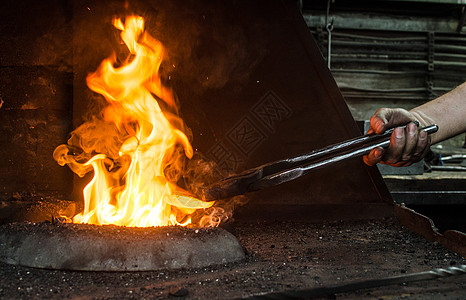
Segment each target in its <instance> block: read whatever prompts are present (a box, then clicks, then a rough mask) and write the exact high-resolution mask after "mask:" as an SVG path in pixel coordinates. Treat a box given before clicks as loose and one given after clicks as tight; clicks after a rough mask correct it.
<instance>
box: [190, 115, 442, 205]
mask: <svg viewBox="0 0 466 300" xmlns="http://www.w3.org/2000/svg"><path fill="white" fill-rule="evenodd" d="M416 123H417V122H416ZM420 130H424V131H426V132H427V133H428V134H431V133H434V132H437V130H438V126H437V125H430V126H427V127H424V128H422V129H420ZM392 132H393V129H390V130H388V131H386V132H384V133H383V134H380V135H377V134H374V133H370V134H366V135H363V136H360V137H356V138H353V139H349V140H346V141H343V142H341V143H338V144H334V145H330V146H327V147H325V148H322V149H319V150H314V151H311V152H309V153H306V154H304V155H300V156H296V157H293V158H288V159H283V160H279V161H275V162H272V163H268V164H264V165H262V166H259V167H256V168H253V169H249V170H246V171H244V172H242V173H240V174H238V175H234V176H231V177H228V178H226V179H224V180H222V181H220V182H217V183H215V184H212V185H210V186H207V187H202V188H200V189H199V190H198V192H197V193H196V194H197V196H198V197H200V198H201V199H202V200H204V201H215V200H219V199H225V198H230V197H233V196H237V195H242V194H245V193H247V192H252V191H257V190H261V189H264V188H267V187H271V186H275V185H279V184H282V183H285V182H288V181H291V180H294V179H297V178H299V177H301V176H304V175H306V174H308V173H310V172H311V171H314V170H316V169H319V168H323V167H326V166H329V165H333V164H335V163H337V162H340V161H343V160H346V159H350V158H354V157H357V156H363V155H366V154H368V153H369V152H370V151H371V150H372V149H374V148H377V147H382V148H387V147H388V146H389V144H390V136H391V134H392Z"/></svg>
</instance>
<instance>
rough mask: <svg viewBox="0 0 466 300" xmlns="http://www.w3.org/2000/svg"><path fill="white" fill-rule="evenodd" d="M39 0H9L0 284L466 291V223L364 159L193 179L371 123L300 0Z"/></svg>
mask: <svg viewBox="0 0 466 300" xmlns="http://www.w3.org/2000/svg"><path fill="white" fill-rule="evenodd" d="M7 2H8V1H7ZM38 2H39V1H17V2H14V3H13V2H8V4H3V3H2V4H0V5H1V6H2V7H1V8H2V9H0V15H1V16H2V17H3V19H4V20H5V22H6V24H9V26H6V27H5V28H6V29H0V30H3V31H1V34H2V35H3V36H4V40H5V45H6V46H5V47H2V49H0V54H1V56H0V58H1V60H0V65H1V66H2V68H0V78H1V79H2V80H3V82H4V83H3V84H2V85H0V117H1V122H0V142H1V143H4V145H7V146H4V147H0V160H1V161H0V179H1V180H0V195H1V196H2V198H1V199H0V200H1V205H0V222H1V226H0V230H1V231H0V274H1V275H2V276H0V298H2V297H5V298H23V299H24V298H44V297H50V298H61V299H63V298H76V297H83V298H86V297H87V298H103V299H106V298H158V297H160V298H166V297H168V296H180V297H186V298H192V299H221V298H222V299H223V298H225V299H231V298H235V299H237V298H248V297H252V298H254V297H262V296H264V297H272V298H273V297H278V298H280V297H284V296H287V297H288V296H290V295H291V296H293V295H294V296H296V297H297V298H299V297H301V296H302V297H301V298H306V297H311V296H312V297H313V295H314V296H316V295H317V296H329V297H333V296H335V295H337V294H338V295H342V293H343V292H342V291H343V290H345V289H346V291H347V292H348V293H353V292H354V293H355V294H352V296H354V297H355V298H360V297H361V296H365V295H366V296H367V295H372V296H374V297H379V298H383V297H386V296H387V295H393V294H396V293H398V294H399V293H404V294H416V293H418V294H419V295H420V296H419V297H420V298H422V296H430V294H429V293H430V292H431V291H432V294H435V295H437V296H438V295H442V294H448V295H450V296H451V298H455V297H457V298H461V297H462V296H464V291H465V290H466V286H465V282H464V278H462V277H461V276H460V275H461V274H463V273H464V271H465V268H466V267H464V265H466V259H465V255H466V237H465V235H464V233H463V232H461V231H459V230H455V229H453V228H449V229H448V230H445V231H440V230H438V229H437V228H436V227H435V225H434V224H433V222H432V221H431V220H430V219H429V218H427V217H426V216H424V215H422V214H419V213H418V212H416V211H414V210H413V209H410V208H408V207H406V206H405V205H403V204H398V203H395V202H394V201H393V199H392V196H391V194H390V192H389V190H388V188H387V186H386V184H385V181H384V178H383V177H382V176H381V174H380V172H379V170H378V169H377V168H376V167H368V166H367V165H365V164H364V163H363V161H362V159H361V158H360V157H353V158H350V159H346V160H344V161H341V162H338V163H336V164H332V165H330V166H326V167H324V168H320V169H318V170H316V171H314V172H310V173H309V174H307V175H306V176H303V177H300V178H299V179H297V180H293V181H289V182H286V183H283V184H281V185H277V186H273V187H268V188H264V189H262V190H259V191H254V192H251V193H248V194H246V195H240V196H238V197H233V198H229V199H222V200H219V201H214V202H203V201H202V199H198V198H196V195H195V193H191V192H192V191H193V190H195V189H196V187H199V186H203V185H208V184H211V183H215V182H218V181H219V180H221V179H224V178H227V177H228V176H231V175H234V174H238V173H241V172H244V171H245V170H249V169H251V168H254V167H257V166H260V165H263V164H267V163H270V162H273V161H280V160H286V159H288V158H290V157H295V156H298V155H301V154H304V153H309V152H310V151H313V150H316V149H321V148H325V147H327V146H329V145H333V144H337V143H340V142H342V141H345V140H349V139H353V138H357V137H360V136H361V135H362V134H363V133H362V132H361V130H360V128H359V127H358V124H357V123H356V122H355V120H354V119H353V116H352V114H351V112H350V110H349V108H348V105H347V103H346V102H345V98H344V97H343V96H342V94H341V91H340V89H339V88H338V86H337V84H336V82H335V79H334V77H333V75H332V73H331V72H330V70H329V68H328V66H327V63H326V61H325V60H324V59H323V57H322V54H321V53H322V51H321V49H319V46H318V44H317V43H316V40H315V39H314V38H313V36H312V34H311V32H310V30H309V28H308V26H307V25H306V23H305V20H304V19H303V16H302V13H301V11H300V10H299V6H298V5H297V4H298V3H296V1H285V0H283V1H282V0H273V1H272V0H254V1H250V0H244V1H243V0H240V1H238V0H234V1H233V0H232V1H216V2H215V3H213V1H208V0H205V1H204V0H201V1H199V0H196V1H185V0H172V1H162V0H147V1H143V0H137V1H123V0H122V1H120V0H105V1H87V0H73V1H71V0H70V1H61V0H60V1H59V0H50V5H48V6H47V7H45V6H44V5H43V3H38ZM141 18H142V19H143V20H144V26H142V27H141V28H143V29H141V28H140V27H138V26H139V25H140V24H141V22H142V21H141V20H142V19H141ZM129 20H132V23H131V22H130V23H131V25H127V21H128V22H129ZM128 28H130V29H135V32H136V34H128V32H129V31H131V30H129V29H128ZM133 33H134V32H133ZM132 35H133V39H132V40H130V42H128V41H127V40H126V39H127V38H128V37H129V36H132ZM160 45H162V46H163V47H159V46H160ZM8 49H15V51H14V55H12V53H10V52H11V51H12V50H8ZM141 49H142V52H138V51H139V50H141ZM156 49H157V50H156ZM141 53H142V54H141ZM148 53H149V54H150V53H151V54H154V53H155V55H152V56H151V55H149V54H148ZM141 57H142V59H141ZM148 57H150V58H151V59H149V58H148ZM138 61H139V62H142V63H141V64H139V65H136V66H134V65H133V63H134V62H138ZM336 61H338V60H336ZM103 62H104V63H103ZM126 67H128V69H125V68H126ZM105 70H106V71H109V72H108V73H110V74H111V75H112V76H114V77H112V76H110V77H106V76H103V74H104V73H105V72H104V71H105ZM123 70H126V71H129V73H130V75H131V76H129V82H130V84H129V86H130V87H131V89H129V86H128V85H127V84H125V83H124V82H126V81H124V80H120V79H121V77H123V76H120V75H122V73H126V72H123ZM147 70H148V71H149V73H145V71H147ZM143 71H144V72H143ZM105 74H107V73H105ZM107 83H111V85H107ZM115 83H118V84H116V85H112V84H115ZM135 83H138V84H137V85H136V84H135ZM135 86H136V90H134V89H133V88H134V87H135ZM141 87H142V88H141ZM128 95H131V96H134V95H136V96H137V97H136V98H138V97H139V96H141V95H142V97H140V98H142V99H143V101H142V102H137V101H133V100H134V98H133V97H127V96H128ZM133 104H134V105H133ZM146 104H149V106H146ZM155 104H157V105H155ZM128 107H131V108H134V111H136V114H137V115H138V117H141V119H138V118H136V117H134V115H130V114H128V113H127V110H126V108H128ZM154 111H156V112H157V116H155V115H153V114H152V112H154ZM156 117H157V118H156ZM158 117H164V119H162V121H161V123H162V125H163V126H158V125H156V123H155V122H152V121H153V120H154V119H158ZM148 120H150V121H151V122H149V121H148ZM110 121H111V122H110ZM83 124H85V126H84V127H85V128H87V129H89V130H90V132H91V134H89V133H86V134H85V135H86V137H87V138H86V139H83V138H82V136H84V135H83V134H81V133H82V132H83V131H82V130H81V129H83V128H84V127H82V126H83ZM162 127H163V129H164V130H163V133H164V134H165V133H166V132H168V134H167V136H168V137H167V138H165V135H164V134H162V135H164V138H161V137H160V136H161V135H159V132H158V129H159V128H162ZM154 128H157V130H155V131H154ZM165 129H167V130H165ZM161 131H162V130H161ZM70 132H73V134H71V136H70ZM110 133H111V134H113V135H110ZM102 140H107V141H109V142H110V144H111V145H112V146H116V147H114V148H111V149H110V148H109V147H107V146H108V145H107V144H105V145H103V144H100V142H101V141H102ZM161 140H162V141H163V142H162V144H164V146H166V145H168V146H167V147H165V150H166V151H165V152H163V153H162V154H160V152H159V151H158V150H159V149H158V145H159V144H157V143H158V142H160V141H161ZM154 143H155V144H156V145H157V146H154ZM155 148H157V149H155ZM57 149H58V150H57ZM109 149H110V150H109ZM143 149H145V150H147V149H149V151H151V152H150V153H149V155H147V154H146V153H143V152H142V150H143ZM167 149H168V150H167ZM140 150H141V151H140ZM156 150H157V151H156ZM54 151H55V154H58V155H55V159H54V157H53V155H52V154H53V153H54ZM154 153H155V154H154ZM166 153H169V154H166ZM156 156H157V157H158V158H160V157H162V159H160V160H158V161H157V162H161V163H154V161H155V159H154V157H156ZM137 158H142V160H141V161H139V162H138V163H137V164H136V163H135V164H134V165H133V164H132V163H133V162H135V161H136V159H137ZM57 161H58V162H59V163H60V164H61V165H71V166H72V167H71V169H73V171H75V172H74V173H73V172H72V171H71V170H70V169H69V168H68V167H66V166H60V165H59V164H57ZM146 168H147V169H150V170H151V171H154V170H155V171H154V172H151V173H150V174H149V176H148V177H144V179H140V177H139V176H134V177H135V178H137V180H136V181H135V182H131V183H130V184H127V185H126V186H125V184H124V183H128V182H130V181H129V177H133V175H134V174H138V175H139V173H140V171H141V170H145V169H146ZM123 171H128V172H129V173H124V174H125V175H123V176H120V177H118V176H116V175H121V174H120V173H123ZM97 175H98V176H97ZM147 178H149V179H150V180H146V179H147ZM90 183H92V184H90ZM155 183H156V184H155ZM127 186H128V187H130V188H129V189H126V187H127ZM147 195H150V196H151V197H152V196H153V195H157V197H152V198H151V197H146V196H147ZM406 197H408V196H406ZM147 198H150V199H149V200H147ZM96 199H99V200H101V199H103V200H102V201H97V200H96ZM127 199H131V200H137V201H136V202H127V201H126V200H127ZM127 203H130V204H127ZM117 208H123V209H122V210H117ZM133 208H135V210H132V209H133ZM81 223H83V224H81ZM438 268H442V271H436V272H434V273H435V274H441V275H439V276H442V279H441V280H438V281H433V282H432V281H430V282H426V281H423V280H422V278H427V277H426V276H424V275H425V274H424V273H422V272H426V271H429V270H433V269H438ZM93 271H98V272H93ZM114 271H118V272H114ZM457 275H458V276H457ZM397 276H401V277H399V278H398V280H403V279H406V280H411V279H413V278H416V280H417V279H418V278H419V280H418V281H419V282H418V283H412V284H411V283H407V284H405V285H401V284H395V283H393V282H395V281H394V280H393V278H392V277H397ZM403 276H404V277H403ZM423 276H424V277H423ZM447 276H451V277H452V279H448V280H447V279H445V278H446V277H447ZM410 278H411V279H410ZM430 279H432V278H431V277H429V280H430ZM432 280H433V279H432ZM353 282H356V283H357V284H353ZM368 282H369V283H374V282H377V283H378V284H380V285H381V286H385V288H384V289H380V290H377V289H375V288H373V289H368V286H369V285H368ZM359 283H360V284H359ZM11 286H15V287H16V289H13V290H12V289H11V288H10V287H11ZM351 287H353V289H351ZM400 291H401V292H400ZM311 292H312V293H311ZM277 293H278V294H277ZM316 293H317V294H316ZM319 293H320V294H319ZM294 296H293V297H294ZM343 296H345V295H343ZM346 296H348V295H346ZM350 296H351V295H350Z"/></svg>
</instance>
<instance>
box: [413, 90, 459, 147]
mask: <svg viewBox="0 0 466 300" xmlns="http://www.w3.org/2000/svg"><path fill="white" fill-rule="evenodd" d="M410 112H411V113H412V114H413V115H414V116H415V118H416V119H417V120H418V121H419V122H420V123H421V124H422V125H423V126H426V125H430V124H437V125H438V126H439V131H438V132H437V133H435V134H433V135H432V144H435V143H438V142H440V141H443V140H445V139H448V138H450V137H453V136H455V135H458V134H460V133H462V132H465V131H466V83H463V84H462V85H460V86H458V87H457V88H455V89H454V90H452V91H450V92H448V93H447V94H445V95H443V96H440V97H439V98H437V99H435V100H432V101H431V102H428V103H426V104H424V105H421V106H418V107H416V108H414V109H412V110H411V111H410Z"/></svg>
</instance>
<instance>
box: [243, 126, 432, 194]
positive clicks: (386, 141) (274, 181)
mask: <svg viewBox="0 0 466 300" xmlns="http://www.w3.org/2000/svg"><path fill="white" fill-rule="evenodd" d="M420 130H424V131H426V132H427V133H428V134H432V133H435V132H437V131H438V126H437V125H435V124H434V125H430V126H426V127H424V128H421V129H420ZM392 131H393V130H391V131H390V132H385V133H384V134H383V138H382V140H379V141H377V142H375V143H370V144H368V145H364V146H363V147H360V148H355V149H351V150H347V151H344V152H341V153H339V154H337V155H335V156H331V157H329V158H324V159H322V160H320V161H313V162H311V163H309V164H304V165H301V166H298V167H296V168H291V169H287V170H283V171H282V172H278V173H276V174H272V175H270V176H266V177H263V178H261V179H260V180H257V181H256V182H254V183H252V184H251V185H250V186H249V188H248V192H252V191H257V190H261V189H264V188H266V187H271V186H275V185H279V184H282V183H285V182H288V181H291V180H294V179H297V178H299V177H301V176H304V175H306V174H308V173H310V172H311V171H313V170H316V169H319V168H322V167H325V166H329V165H333V164H335V163H337V162H340V161H343V160H347V159H350V158H354V157H357V156H363V155H366V154H368V153H369V152H370V151H371V150H372V149H374V148H377V147H382V148H387V147H388V146H389V145H390V137H391V132H392Z"/></svg>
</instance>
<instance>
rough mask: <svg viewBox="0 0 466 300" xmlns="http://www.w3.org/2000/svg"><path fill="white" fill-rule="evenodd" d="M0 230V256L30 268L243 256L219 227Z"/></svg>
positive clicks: (165, 266)
mask: <svg viewBox="0 0 466 300" xmlns="http://www.w3.org/2000/svg"><path fill="white" fill-rule="evenodd" d="M1 229H2V231H1V234H0V250H1V254H0V261H3V262H6V263H10V264H15V265H21V266H27V267H33V268H45V269H60V270H79V271H153V270H173V269H181V268H202V267H208V266H212V265H221V264H226V263H232V262H236V261H239V260H242V259H244V253H243V249H242V248H241V245H240V244H239V243H238V241H237V239H236V238H235V237H234V236H233V235H232V234H231V233H229V232H227V231H225V230H223V229H221V228H182V227H179V226H178V227H173V226H168V227H150V228H129V227H122V226H111V225H107V226H95V225H87V224H66V223H63V224H51V223H13V224H10V225H4V226H2V227H1Z"/></svg>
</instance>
